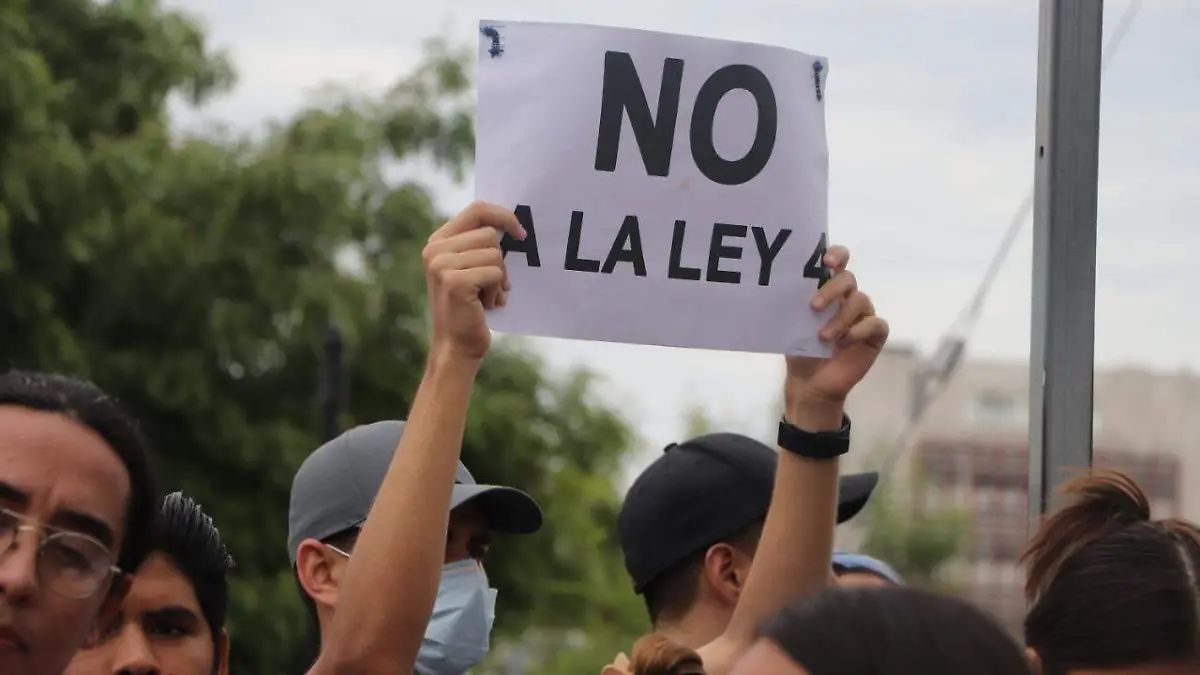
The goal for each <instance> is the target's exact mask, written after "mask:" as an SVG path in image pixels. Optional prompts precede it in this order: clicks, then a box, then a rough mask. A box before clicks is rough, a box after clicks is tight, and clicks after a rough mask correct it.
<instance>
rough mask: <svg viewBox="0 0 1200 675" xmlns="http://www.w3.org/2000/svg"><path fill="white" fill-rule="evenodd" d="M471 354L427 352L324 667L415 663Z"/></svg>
mask: <svg viewBox="0 0 1200 675" xmlns="http://www.w3.org/2000/svg"><path fill="white" fill-rule="evenodd" d="M478 368H479V364H478V362H477V361H472V360H463V359H461V358H456V357H453V356H448V355H443V354H433V355H431V356H430V360H429V365H428V366H427V368H426V371H425V375H424V377H423V379H422V380H421V385H420V387H419V388H418V390H417V395H416V397H415V399H414V400H413V405H412V409H411V411H410V412H409V417H408V421H407V422H406V423H405V425H404V433H403V434H402V436H401V439H400V446H399V450H398V451H397V453H396V456H395V457H394V458H393V460H392V463H391V466H390V468H389V469H388V472H387V475H386V477H385V478H384V480H383V484H382V485H381V486H380V488H379V495H378V497H377V498H376V500H375V503H374V505H373V506H372V507H371V515H370V517H369V518H367V521H366V523H365V524H364V525H363V528H362V533H361V534H360V535H359V537H358V541H357V543H356V544H355V547H354V555H353V556H352V557H351V559H350V562H349V565H348V567H347V569H346V573H345V578H344V579H343V580H342V584H341V590H340V596H339V598H338V611H337V612H336V614H335V617H334V621H333V626H332V630H331V631H330V634H329V643H328V644H325V645H323V650H322V657H321V660H322V661H323V662H324V663H325V664H326V665H327V666H328V667H327V668H326V669H322V670H323V671H324V672H325V673H329V674H332V673H336V674H338V675H341V674H342V673H396V672H411V671H412V669H413V664H414V663H415V662H416V656H417V651H418V650H419V649H420V646H421V639H422V636H423V635H424V633H425V627H426V624H427V623H428V621H429V616H430V614H431V612H432V611H433V605H434V601H435V600H436V599H437V589H438V582H439V579H440V576H441V569H442V564H443V562H444V560H445V551H446V526H447V519H448V518H449V511H450V496H451V492H452V490H453V486H454V475H455V469H456V467H457V462H458V456H459V451H460V448H461V447H462V440H463V429H464V427H465V425H466V418H467V407H468V405H469V403H470V399H471V391H472V389H473V388H474V383H475V376H476V374H477V372H478Z"/></svg>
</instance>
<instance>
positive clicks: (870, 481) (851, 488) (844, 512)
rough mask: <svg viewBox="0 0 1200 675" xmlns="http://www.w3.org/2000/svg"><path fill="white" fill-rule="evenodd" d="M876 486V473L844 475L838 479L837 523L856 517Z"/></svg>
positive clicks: (877, 480)
mask: <svg viewBox="0 0 1200 675" xmlns="http://www.w3.org/2000/svg"><path fill="white" fill-rule="evenodd" d="M878 484H879V473H878V472H877V471H868V472H866V473H851V474H846V475H845V476H842V477H841V478H840V479H838V512H837V521H838V522H839V523H844V522H846V521H847V520H850V519H851V518H853V517H854V516H856V515H858V512H859V511H862V510H863V507H864V506H866V505H867V502H868V501H869V500H870V499H871V493H872V492H874V491H875V486H876V485H878Z"/></svg>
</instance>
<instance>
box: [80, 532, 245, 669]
mask: <svg viewBox="0 0 1200 675" xmlns="http://www.w3.org/2000/svg"><path fill="white" fill-rule="evenodd" d="M217 646H220V647H221V649H220V650H219V653H220V657H219V658H218V650H217V649H215V647H217ZM227 655H228V651H227V643H226V639H225V637H224V635H223V634H221V635H220V636H214V635H213V631H212V629H211V628H210V627H209V625H208V624H207V623H206V622H205V620H204V615H203V613H202V612H201V611H200V601H199V600H198V599H197V598H196V591H195V589H194V588H193V587H192V584H191V582H189V581H188V578H187V577H186V576H184V574H183V573H182V572H180V571H179V570H178V569H176V567H175V566H174V565H173V564H171V561H170V560H169V559H168V558H167V557H166V556H164V555H163V554H161V553H154V554H152V555H151V556H150V557H149V558H147V559H146V562H145V563H144V564H143V565H142V566H141V567H140V568H138V571H137V574H136V575H135V576H134V578H133V586H132V587H131V588H130V589H129V595H128V596H126V597H125V602H123V603H122V604H121V610H120V612H118V614H117V617H116V618H115V620H114V621H113V622H112V623H111V624H109V627H108V628H107V630H105V631H104V632H103V633H102V634H101V638H100V640H99V641H98V642H97V643H96V644H94V645H91V646H89V647H87V648H85V649H82V650H80V651H79V653H78V654H76V655H75V660H73V661H71V666H70V667H69V668H68V669H67V672H66V675H124V674H137V675H154V674H158V673H162V674H163V675H214V674H215V675H224V673H225V672H226V671H227V668H228V662H227V661H228V657H227Z"/></svg>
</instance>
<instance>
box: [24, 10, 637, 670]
mask: <svg viewBox="0 0 1200 675" xmlns="http://www.w3.org/2000/svg"><path fill="white" fill-rule="evenodd" d="M233 81H234V80H233V71H232V69H231V67H230V65H229V63H228V61H227V60H226V59H225V58H224V57H223V56H222V55H220V54H216V53H214V52H213V51H212V50H211V49H210V47H209V46H208V44H207V43H206V40H205V36H204V34H203V32H202V30H201V29H200V28H199V27H198V24H197V23H196V22H195V21H194V20H193V19H191V18H189V17H187V16H184V15H181V14H178V13H175V12H171V11H167V10H165V9H163V8H162V7H160V6H159V4H158V3H157V2H156V0H111V1H107V2H100V1H99V0H54V1H47V0H9V1H8V2H5V3H3V4H2V5H0V358H2V359H3V361H4V362H5V363H6V364H7V365H15V366H18V367H25V368H36V369H43V370H57V371H65V372H71V373H75V374H78V375H81V376H83V377H87V378H91V379H93V380H95V381H96V382H98V383H99V384H100V385H101V386H103V387H104V388H106V389H108V390H109V391H111V392H113V393H115V394H116V395H118V396H119V397H121V398H122V399H124V400H125V401H126V403H128V404H129V405H130V406H131V407H132V409H134V410H135V411H136V412H137V413H138V414H139V416H140V417H141V418H142V419H143V421H144V423H145V426H146V428H147V431H148V433H149V435H150V437H151V438H152V440H153V441H154V442H155V443H156V445H157V448H158V451H159V455H158V461H159V464H160V465H161V466H160V468H161V470H162V473H163V474H164V476H165V478H166V482H167V485H168V487H170V488H172V489H182V490H184V491H186V492H188V493H190V494H192V495H195V496H196V497H198V498H199V499H200V500H201V502H202V503H203V504H204V505H205V507H206V508H207V509H208V510H210V512H211V513H212V514H213V515H214V517H215V519H216V521H217V523H218V524H219V525H220V526H222V532H223V534H224V535H225V537H226V538H227V539H228V542H229V545H230V547H231V549H232V550H233V552H234V553H235V555H236V557H237V559H238V562H239V568H238V570H237V573H236V575H235V579H234V582H233V601H232V609H231V615H230V619H229V626H228V627H229V630H230V633H231V636H232V644H233V664H232V665H233V671H234V672H254V673H260V674H266V675H270V674H272V673H282V672H286V671H288V670H290V669H294V667H295V666H294V663H293V662H292V656H293V654H295V652H296V650H297V648H298V647H299V646H300V643H301V642H302V641H303V640H304V635H305V627H304V617H303V613H302V611H301V609H300V605H299V602H298V600H297V598H296V590H295V588H294V585H293V582H292V579H291V575H290V571H289V570H288V567H287V558H286V555H285V549H284V540H285V534H286V509H287V502H288V499H287V495H288V490H289V488H290V482H291V477H292V475H293V473H294V471H295V469H296V468H297V466H298V465H299V463H300V461H302V459H303V458H304V457H305V456H306V455H307V453H308V452H310V451H311V450H312V449H313V448H315V447H316V445H317V444H318V443H319V442H320V440H322V439H321V438H320V433H321V430H320V428H319V427H320V425H319V415H318V413H317V407H316V391H317V384H318V380H317V374H318V371H319V359H320V353H321V345H322V339H323V335H324V333H325V331H326V328H327V326H328V325H329V324H330V323H334V324H336V325H337V326H338V327H340V329H341V330H342V332H343V334H344V337H345V344H346V363H347V365H346V376H345V382H346V387H345V392H344V393H345V394H346V399H347V405H346V408H345V411H344V414H343V415H342V419H341V420H340V421H341V423H342V425H343V426H348V425H351V424H355V423H361V422H366V421H372V420H378V419H387V418H397V417H403V416H404V415H405V413H406V411H407V409H408V406H409V403H410V401H411V396H412V394H413V391H414V388H415V385H416V383H417V381H418V378H419V376H420V374H421V372H422V362H423V358H424V354H425V350H426V322H425V320H424V284H423V278H422V272H421V268H420V262H419V251H420V248H421V246H422V245H423V244H424V242H425V240H426V238H427V236H428V234H429V232H430V231H431V230H432V229H433V228H434V227H435V226H436V225H438V224H439V223H440V222H441V221H442V218H443V216H442V214H439V213H438V212H437V209H436V208H435V205H434V203H433V201H432V199H431V197H430V195H429V193H428V192H427V190H426V189H425V188H424V187H422V185H421V184H419V183H416V182H404V183H400V184H393V183H389V182H388V181H387V180H385V177H384V172H385V169H386V168H387V167H389V166H392V165H394V164H395V163H397V162H405V161H409V160H412V159H414V158H418V157H424V158H432V159H433V160H435V165H436V166H438V167H440V168H441V169H442V170H445V171H449V172H450V173H452V174H454V175H458V176H461V175H462V174H463V172H464V171H465V169H466V167H467V162H468V161H469V159H470V157H471V156H472V153H473V135H472V123H471V109H470V91H469V78H468V68H467V60H466V59H465V58H464V56H463V55H462V54H458V53H455V52H452V51H451V50H448V49H447V48H446V47H445V46H440V45H436V44H435V45H431V46H430V52H429V58H428V59H427V60H426V62H424V63H423V64H422V65H421V66H420V67H419V68H418V69H417V70H416V71H415V72H413V73H412V74H411V75H409V76H408V77H406V78H404V79H402V80H401V81H400V82H399V83H398V84H396V86H395V87H394V88H392V89H391V90H390V91H388V92H387V93H386V94H384V95H382V96H380V97H375V98H370V97H363V96H359V95H355V94H353V93H352V92H346V91H336V90H334V91H330V92H327V93H326V95H325V97H324V98H323V99H322V100H320V101H318V102H316V103H315V104H314V105H312V106H311V107H308V108H306V109H304V110H301V111H298V112H296V114H294V115H293V116H292V117H291V118H290V119H287V120H284V121H279V122H277V123H274V124H272V125H271V126H270V127H269V128H268V130H267V131H266V132H265V133H263V134H261V135H257V136H254V137H250V136H245V135H240V134H237V133H233V132H229V131H220V130H214V131H210V132H204V133H194V134H184V133H182V132H181V131H180V130H178V129H175V128H173V127H172V125H171V120H170V118H169V115H168V112H167V102H168V101H169V100H171V99H172V98H173V97H180V96H182V97H184V98H185V99H186V100H187V101H190V102H192V103H195V104H200V103H203V102H204V101H206V100H208V99H210V98H211V97H213V96H217V95H220V94H221V93H224V92H226V91H228V89H229V87H230V86H231V85H232V83H233ZM472 405H473V407H472V410H471V414H470V422H469V426H468V429H467V432H466V443H465V447H464V451H463V452H464V460H465V461H466V462H467V464H468V465H469V466H470V467H471V468H472V470H473V471H474V473H475V474H476V476H477V477H478V478H479V479H480V480H482V481H488V482H500V483H507V484H512V485H517V486H520V487H522V488H523V489H526V490H528V491H529V492H531V493H532V494H533V495H534V496H535V497H536V498H537V499H538V500H539V502H540V503H541V504H542V505H543V507H544V508H545V509H546V516H547V519H546V522H547V526H546V527H545V528H544V529H543V531H542V532H541V533H539V534H538V535H535V536H532V537H528V538H522V539H521V540H519V541H501V542H499V543H498V545H497V546H496V547H495V554H494V559H493V560H492V561H491V562H489V574H490V576H491V578H492V579H493V581H494V583H495V584H496V586H497V587H498V588H500V589H501V594H500V597H501V601H500V603H499V608H498V609H499V616H498V619H497V630H498V634H499V637H500V638H501V639H500V642H501V643H503V642H504V640H505V638H508V639H509V640H508V641H509V643H510V647H509V649H508V650H507V651H508V652H509V653H513V652H514V650H516V651H521V652H522V653H525V654H527V655H532V656H533V657H536V658H532V660H531V661H530V665H534V666H536V665H538V664H539V663H541V664H542V665H543V666H544V667H546V668H548V669H550V670H548V672H563V671H561V670H556V668H557V667H559V666H561V665H563V664H565V663H567V662H568V661H570V660H571V659H576V665H579V666H582V667H587V668H596V667H598V663H599V662H598V661H596V660H594V659H595V658H597V657H596V654H597V653H599V654H602V656H600V657H599V658H608V657H609V656H611V652H610V651H608V650H609V649H610V645H619V644H627V643H626V641H627V640H628V639H629V638H630V637H632V636H633V635H635V634H636V632H637V631H639V630H640V629H641V624H640V622H641V621H642V612H641V608H640V606H639V605H638V601H637V600H636V598H635V597H634V596H633V595H632V593H631V592H630V590H629V583H628V581H627V579H626V578H625V576H624V571H623V568H622V565H621V561H620V557H619V547H618V546H617V544H616V541H615V537H614V522H615V514H616V510H617V508H618V505H619V495H618V494H617V492H616V488H615V486H614V480H615V478H616V476H617V475H618V474H619V472H618V468H619V465H620V463H621V461H622V459H623V457H624V455H625V452H626V451H627V450H628V448H629V446H630V445H631V442H632V441H631V436H630V432H629V430H628V429H627V427H626V426H625V424H624V423H623V422H622V421H621V419H620V418H619V417H618V416H617V415H616V414H615V413H614V411H612V410H610V409H608V408H606V407H603V406H601V405H599V404H597V403H596V402H595V400H594V395H593V388H592V387H591V384H590V379H589V376H588V375H587V374H586V373H582V372H577V373H571V374H567V375H565V376H560V377H555V376H552V375H550V374H548V373H547V372H546V371H545V369H544V368H543V366H542V364H541V363H540V362H539V360H538V359H537V358H536V357H535V356H534V355H532V354H531V353H530V352H529V351H528V350H526V349H522V347H521V345H520V344H518V343H515V342H504V341H502V342H500V343H499V344H498V345H497V346H496V347H495V348H494V352H493V354H491V355H490V356H489V358H488V360H487V362H486V365H485V368H484V369H483V372H482V374H481V375H480V379H479V385H478V388H477V393H476V395H475V398H474V402H473V404H472ZM574 626H577V627H579V628H580V629H581V630H582V631H584V633H585V634H586V635H588V636H589V637H590V639H589V640H583V641H579V640H574V639H573V638H572V636H571V634H570V633H568V632H566V631H564V630H563V629H565V628H566V627H574ZM527 635H530V636H532V635H539V636H540V635H548V636H551V637H550V638H549V641H548V642H547V644H550V645H551V646H552V648H551V649H549V650H544V649H543V650H542V652H539V651H538V650H537V649H534V648H533V646H531V645H532V643H531V642H530V641H529V640H517V639H516V638H517V637H518V636H527ZM534 646H536V645H534ZM595 650H599V651H598V652H596V651H595ZM501 651H505V650H501Z"/></svg>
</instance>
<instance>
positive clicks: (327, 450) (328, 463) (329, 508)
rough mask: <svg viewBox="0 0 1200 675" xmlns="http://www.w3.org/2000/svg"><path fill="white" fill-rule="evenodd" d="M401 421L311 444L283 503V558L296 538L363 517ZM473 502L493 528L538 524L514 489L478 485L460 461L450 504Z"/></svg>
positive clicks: (295, 546) (525, 530)
mask: <svg viewBox="0 0 1200 675" xmlns="http://www.w3.org/2000/svg"><path fill="white" fill-rule="evenodd" d="M403 431H404V422H400V421H394V420H393V421H385V422H375V423H374V424H365V425H363V426H359V427H355V428H353V429H351V430H349V431H347V432H345V433H344V434H342V435H341V436H338V437H337V438H335V439H333V440H332V441H329V442H328V443H326V444H324V445H322V446H321V447H319V448H317V449H316V451H314V452H313V453H312V454H311V455H309V456H308V459H306V460H304V463H303V464H301V465H300V470H299V471H297V472H296V477H295V478H294V479H293V480H292V494H291V502H290V504H289V505H288V559H289V560H290V561H291V562H292V564H293V565H294V564H295V563H296V553H297V551H299V549H300V542H302V541H304V540H305V539H316V540H318V541H322V540H325V539H327V538H329V537H332V536H333V535H336V534H338V533H341V532H344V531H346V530H349V529H351V528H355V527H359V526H361V525H362V524H363V521H365V520H366V519H367V514H368V513H369V512H370V510H371V504H372V503H373V502H374V501H375V495H377V494H378V493H379V486H380V485H381V484H382V483H383V477H384V475H385V474H386V473H387V470H388V467H389V466H390V465H391V463H392V457H393V456H394V455H395V453H396V447H397V445H398V444H399V443H400V435H401V433H403ZM469 501H471V502H474V503H477V504H479V506H480V507H481V508H482V510H483V513H484V515H485V516H486V518H487V520H488V526H489V527H490V528H491V529H492V530H495V531H497V532H508V533H512V534H531V533H533V532H536V531H537V530H538V529H539V528H540V527H541V526H542V510H541V509H540V508H539V507H538V505H537V503H536V502H534V501H533V498H532V497H530V496H529V495H527V494H525V493H524V492H522V491H520V490H517V489H516V488H511V487H504V486H500V485H479V484H478V483H476V482H475V478H474V477H473V476H471V473H470V472H469V471H467V467H465V466H463V463H462V462H459V463H458V471H457V473H456V474H455V476H454V492H453V496H452V497H451V498H450V508H451V509H453V508H455V507H457V506H460V505H462V504H464V503H466V502H469Z"/></svg>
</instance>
